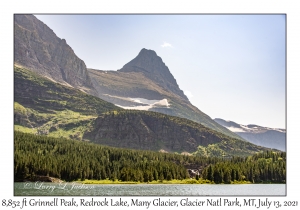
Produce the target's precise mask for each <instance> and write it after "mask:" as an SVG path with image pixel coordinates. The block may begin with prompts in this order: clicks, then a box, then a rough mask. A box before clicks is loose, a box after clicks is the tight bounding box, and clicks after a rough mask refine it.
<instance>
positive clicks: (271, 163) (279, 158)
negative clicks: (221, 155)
mask: <svg viewBox="0 0 300 210" xmlns="http://www.w3.org/2000/svg"><path fill="white" fill-rule="evenodd" d="M202 177H203V179H208V180H210V181H214V182H215V183H227V184H228V183H231V182H234V180H236V181H243V180H246V181H250V182H252V183H261V182H263V183H285V182H286V153H285V152H274V151H271V150H269V151H266V152H263V153H258V154H255V155H253V156H249V157H246V158H245V157H244V158H241V157H234V158H232V159H231V160H228V161H220V162H218V163H216V164H214V165H210V166H208V167H206V168H205V169H204V170H203V172H202Z"/></svg>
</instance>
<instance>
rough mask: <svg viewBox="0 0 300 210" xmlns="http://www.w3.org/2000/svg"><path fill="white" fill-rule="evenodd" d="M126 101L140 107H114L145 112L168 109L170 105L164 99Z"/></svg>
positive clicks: (133, 99) (132, 99)
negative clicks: (160, 108) (152, 109)
mask: <svg viewBox="0 0 300 210" xmlns="http://www.w3.org/2000/svg"><path fill="white" fill-rule="evenodd" d="M128 100H131V101H133V102H135V103H139V104H141V105H140V106H121V105H118V104H115V105H116V106H118V107H121V108H123V109H134V110H146V111H147V110H149V109H151V108H156V107H164V108H170V104H169V102H168V100H167V99H165V98H164V99H162V100H148V99H145V98H128Z"/></svg>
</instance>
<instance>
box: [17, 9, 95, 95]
mask: <svg viewBox="0 0 300 210" xmlns="http://www.w3.org/2000/svg"><path fill="white" fill-rule="evenodd" d="M14 63H15V64H16V65H18V66H20V67H25V68H27V69H29V70H31V71H34V72H36V73H38V74H40V75H42V76H44V77H47V78H49V79H52V80H54V81H56V82H59V83H62V84H64V85H68V86H72V87H75V88H77V89H81V90H83V91H85V92H88V93H90V94H94V95H95V94H96V93H95V90H94V88H93V85H92V83H91V80H90V77H89V75H88V73H87V69H86V65H85V63H84V62H83V61H82V60H81V59H79V58H78V57H77V56H76V54H75V53H74V51H73V50H72V48H71V47H70V46H69V45H68V44H67V42H66V40H65V39H60V38H58V37H57V36H56V34H55V33H54V32H53V31H52V30H51V29H50V28H49V27H48V26H47V25H46V24H44V23H43V22H41V21H40V20H38V19H37V18H36V17H35V16H33V15H15V16H14Z"/></svg>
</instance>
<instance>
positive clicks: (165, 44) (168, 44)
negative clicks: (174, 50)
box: [160, 42, 173, 47]
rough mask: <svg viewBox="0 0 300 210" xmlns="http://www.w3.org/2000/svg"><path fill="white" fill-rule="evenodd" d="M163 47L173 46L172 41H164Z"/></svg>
mask: <svg viewBox="0 0 300 210" xmlns="http://www.w3.org/2000/svg"><path fill="white" fill-rule="evenodd" d="M160 46H162V47H173V46H172V45H171V44H170V43H168V42H164V43H163V44H162V45H160Z"/></svg>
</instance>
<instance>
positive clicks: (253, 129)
mask: <svg viewBox="0 0 300 210" xmlns="http://www.w3.org/2000/svg"><path fill="white" fill-rule="evenodd" d="M214 120H215V121H216V122H217V123H219V124H220V125H222V126H224V127H226V128H227V129H229V130H231V131H232V132H235V133H236V134H238V135H240V136H241V137H242V138H244V139H245V140H247V141H249V142H251V143H253V144H256V145H260V146H263V147H268V148H274V149H278V150H281V151H285V150H286V130H285V129H280V128H267V127H262V126H259V125H241V124H238V123H235V122H233V121H225V120H223V119H220V118H216V119H214Z"/></svg>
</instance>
